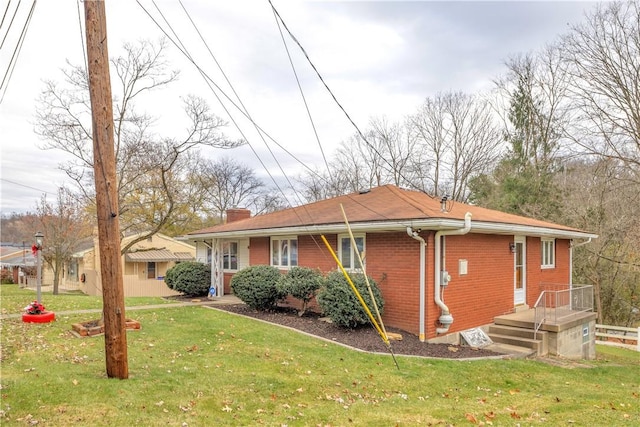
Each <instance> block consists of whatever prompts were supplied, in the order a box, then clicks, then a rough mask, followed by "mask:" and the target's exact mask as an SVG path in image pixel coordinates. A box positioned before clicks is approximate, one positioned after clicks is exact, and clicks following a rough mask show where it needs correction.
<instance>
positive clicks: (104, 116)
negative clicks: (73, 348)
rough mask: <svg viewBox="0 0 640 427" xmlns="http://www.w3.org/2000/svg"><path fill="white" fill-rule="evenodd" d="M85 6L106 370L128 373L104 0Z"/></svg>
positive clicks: (112, 373)
mask: <svg viewBox="0 0 640 427" xmlns="http://www.w3.org/2000/svg"><path fill="white" fill-rule="evenodd" d="M84 12H85V26H86V35H87V60H88V62H89V64H88V67H89V94H90V97H91V115H92V121H93V170H94V175H95V184H96V205H97V216H98V241H99V246H100V277H101V279H102V300H103V301H102V313H103V317H104V342H105V355H106V364H107V376H108V377H109V378H120V379H126V378H128V377H129V363H128V360H127V328H126V318H125V312H124V285H123V280H122V264H121V255H120V220H119V218H118V189H117V181H116V161H115V153H114V136H113V131H114V130H113V103H112V99H111V78H110V76H109V51H108V49H107V18H106V12H105V5H104V0H85V2H84Z"/></svg>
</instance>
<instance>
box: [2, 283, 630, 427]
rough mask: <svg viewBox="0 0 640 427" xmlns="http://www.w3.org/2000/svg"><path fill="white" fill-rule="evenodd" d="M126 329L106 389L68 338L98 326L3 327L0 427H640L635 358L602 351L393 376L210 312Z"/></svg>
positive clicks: (142, 316) (62, 319)
mask: <svg viewBox="0 0 640 427" xmlns="http://www.w3.org/2000/svg"><path fill="white" fill-rule="evenodd" d="M0 292H1V296H2V299H1V307H2V310H3V311H2V312H3V313H11V312H19V310H20V309H18V311H16V310H15V307H16V306H18V307H20V308H21V307H24V306H25V305H26V304H27V303H28V302H29V301H31V300H32V299H33V293H32V292H29V291H24V290H19V289H17V287H15V285H2V286H1V287H0ZM5 296H7V298H6V300H5ZM85 299H86V300H85ZM18 300H20V301H18ZM43 300H44V301H43V302H44V303H45V305H46V306H47V308H51V309H53V310H54V311H66V310H67V309H69V310H72V309H74V308H66V307H72V306H73V307H78V308H77V309H80V308H93V305H94V304H97V307H98V308H99V307H100V305H99V304H100V302H99V298H94V297H86V296H81V295H73V296H68V295H57V296H54V295H50V294H49V295H45V297H44V298H43ZM146 300H147V301H148V300H153V302H152V303H153V304H155V303H158V302H159V301H160V300H159V299H146ZM136 303H137V302H136V301H129V300H128V301H127V304H130V305H131V304H136ZM63 306H64V307H65V308H64V309H63V308H60V307H63ZM127 317H131V318H134V319H136V320H139V321H140V323H141V324H142V329H141V330H140V331H130V332H128V335H127V337H128V361H129V375H130V378H129V379H127V380H117V379H107V378H106V375H105V354H104V337H103V336H97V337H93V338H76V337H74V336H73V335H72V334H71V333H70V330H71V324H72V323H76V322H80V321H85V320H91V319H93V318H95V316H92V315H87V314H83V315H76V314H74V315H68V316H67V315H65V316H59V317H58V318H57V320H56V321H55V322H53V323H49V324H25V323H22V322H21V320H20V319H19V318H18V319H15V318H13V319H5V320H2V321H1V329H0V333H1V337H0V343H1V345H2V347H1V350H2V353H1V356H0V357H1V368H2V370H1V380H0V385H1V390H0V393H1V397H2V399H1V403H0V405H1V406H0V424H1V425H2V426H23V425H36V424H37V425H38V426H68V425H91V426H107V425H109V426H131V425H143V426H156V425H163V426H192V427H193V426H210V425H237V426H245V425H260V424H261V425H267V426H282V425H288V426H350V425H353V426H364V425H366V426H416V425H424V426H428V425H444V426H446V425H473V424H477V425H495V426H498V425H500V426H504V425H507V426H515V425H521V426H524V425H549V426H558V425H573V426H618V425H620V426H634V425H639V424H640V397H639V394H640V389H639V381H640V380H639V376H640V375H639V374H638V372H640V355H639V354H638V353H634V352H632V351H629V350H623V349H616V348H611V347H601V346H598V353H599V359H598V360H597V361H592V362H581V363H576V364H568V365H567V366H555V365H554V364H550V363H546V362H544V361H535V360H480V361H450V360H428V359H420V358H411V357H402V356H397V358H398V362H399V365H400V369H399V370H397V369H396V368H395V365H394V364H393V361H392V359H391V357H390V356H386V355H370V354H365V353H361V352H357V351H351V350H349V349H346V348H344V347H341V346H337V345H333V344H331V343H327V342H325V341H321V340H318V339H315V338H313V337H309V336H306V335H301V334H299V333H296V332H293V331H290V330H287V329H283V328H279V327H276V326H271V325H268V324H264V323H261V322H257V321H255V320H252V319H246V318H242V317H238V316H234V315H232V314H229V313H225V312H222V311H217V310H213V309H208V308H205V307H196V306H191V307H183V308H162V309H153V310H141V311H135V312H131V313H129V314H128V316H127Z"/></svg>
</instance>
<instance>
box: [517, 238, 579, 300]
mask: <svg viewBox="0 0 640 427" xmlns="http://www.w3.org/2000/svg"><path fill="white" fill-rule="evenodd" d="M541 251H542V244H541V240H540V238H538V237H527V304H529V306H530V307H533V306H534V304H535V303H536V300H537V299H538V296H540V293H541V292H542V291H543V290H563V289H567V288H568V286H569V276H570V273H569V254H570V241H569V240H562V239H556V254H555V255H556V262H555V267H554V268H542V266H541Z"/></svg>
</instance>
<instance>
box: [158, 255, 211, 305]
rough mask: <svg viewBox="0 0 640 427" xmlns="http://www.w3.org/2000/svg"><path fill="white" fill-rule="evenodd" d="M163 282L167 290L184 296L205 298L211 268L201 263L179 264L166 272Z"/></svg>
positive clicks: (209, 281) (209, 282)
mask: <svg viewBox="0 0 640 427" xmlns="http://www.w3.org/2000/svg"><path fill="white" fill-rule="evenodd" d="M164 282H165V283H166V284H167V286H168V287H169V289H173V290H174V291H177V292H180V293H182V294H184V295H186V296H193V297H198V296H205V295H207V294H208V293H209V287H210V286H211V266H210V265H208V264H203V263H201V262H194V261H189V262H181V263H179V264H176V265H175V266H173V267H171V268H170V269H169V270H167V274H165V276H164Z"/></svg>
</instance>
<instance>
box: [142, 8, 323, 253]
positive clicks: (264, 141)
mask: <svg viewBox="0 0 640 427" xmlns="http://www.w3.org/2000/svg"><path fill="white" fill-rule="evenodd" d="M153 4H154V6H155V7H156V10H157V11H158V13H160V15H161V16H162V18H163V20H164V21H165V23H166V24H167V25H168V26H169V28H170V29H171V32H172V33H173V35H174V36H175V38H176V40H177V42H176V41H174V40H173V39H172V38H171V36H169V35H168V34H167V32H166V31H164V29H162V28H161V27H160V29H161V31H163V33H164V34H165V35H166V36H167V37H168V38H169V39H170V40H171V41H172V43H174V45H176V46H177V47H178V49H179V50H181V52H183V54H184V55H185V56H186V57H187V58H188V59H189V60H190V61H191V62H192V63H193V64H194V65H196V64H195V60H194V59H193V57H192V56H191V54H189V52H188V50H187V49H186V46H184V43H182V41H181V40H180V37H179V36H178V35H177V34H176V32H175V31H174V30H173V27H172V26H171V24H170V23H169V22H168V21H167V19H166V17H165V15H164V14H163V13H162V11H161V10H160V9H159V8H158V6H157V4H156V3H155V0H153ZM180 5H181V6H182V8H183V10H184V12H185V14H186V15H187V17H188V18H189V21H190V22H191V24H192V26H193V27H194V29H195V31H196V32H197V33H198V35H199V36H200V38H201V41H202V42H203V44H204V45H205V46H206V48H207V51H208V52H209V54H210V55H211V57H212V58H213V60H214V62H215V63H216V65H217V66H218V68H219V70H220V72H221V73H222V74H223V76H224V77H225V80H226V82H227V84H228V85H229V87H230V88H231V90H232V91H233V93H234V95H235V96H236V98H237V99H238V102H239V103H240V105H241V106H242V109H240V108H239V107H238V106H237V105H236V104H235V103H233V102H232V103H233V105H234V106H236V108H238V109H239V110H240V111H241V112H242V113H243V114H244V115H245V117H246V118H247V119H248V120H249V121H250V122H251V123H252V124H253V125H254V126H255V127H256V130H257V131H258V134H259V135H260V137H261V139H262V141H263V143H264V144H265V146H266V147H267V150H268V151H269V153H270V154H271V156H272V157H273V159H274V161H275V162H276V164H277V165H278V167H279V169H280V171H281V172H282V175H283V177H284V178H285V179H286V181H287V183H288V184H289V188H290V189H291V191H292V192H293V194H294V195H295V196H296V198H297V199H298V204H299V205H300V206H302V207H303V209H304V210H305V211H306V210H307V208H306V206H305V204H304V203H302V200H301V197H300V195H299V193H298V191H297V190H296V189H295V187H294V185H293V184H292V183H291V181H290V179H289V177H288V175H287V173H286V172H285V171H284V168H283V167H282V165H281V163H280V161H279V160H278V158H277V157H276V155H275V153H274V152H273V150H272V149H271V147H270V146H269V144H268V143H267V141H266V140H265V138H264V135H263V134H262V132H261V128H260V127H259V126H258V125H257V123H256V122H255V121H254V120H253V118H252V117H251V115H250V114H249V111H248V109H247V108H246V106H245V105H244V103H243V102H242V99H241V98H240V96H239V95H238V93H237V92H236V90H235V88H234V87H233V84H232V83H231V81H230V80H229V78H228V77H227V74H226V73H225V72H224V70H223V69H222V66H221V65H220V63H219V62H218V60H217V58H216V57H215V55H214V54H213V52H212V50H211V49H210V47H209V45H208V43H207V42H206V41H205V40H204V38H203V37H202V33H201V32H200V30H199V29H198V28H197V25H195V22H194V21H193V19H192V18H191V15H190V14H189V12H188V11H187V10H186V8H185V7H184V5H183V4H182V1H180ZM143 9H144V8H143ZM151 18H152V17H151ZM152 20H153V21H154V22H155V23H156V25H158V24H157V21H155V19H153V18H152ZM178 44H179V46H178ZM196 68H197V69H198V71H199V72H200V74H201V75H202V76H203V78H205V76H206V77H208V75H207V74H206V73H205V72H204V70H202V69H201V68H200V67H199V66H197V65H196ZM205 81H211V82H213V81H212V80H210V79H207V78H205ZM214 84H215V83H214ZM215 86H216V88H218V90H220V91H221V92H223V93H224V91H222V89H221V88H220V87H219V86H218V85H215ZM209 88H210V89H211V90H212V92H213V93H214V96H216V98H217V99H218V102H219V103H220V104H221V105H222V107H223V109H224V110H225V111H226V112H227V114H228V115H229V117H230V118H231V121H232V122H233V123H234V125H235V126H236V128H237V129H238V131H239V132H240V134H241V135H242V137H243V138H244V139H245V141H246V142H247V145H248V146H249V147H250V149H251V151H252V152H253V154H254V155H255V156H256V158H257V159H258V161H259V162H260V164H261V165H262V167H263V168H264V169H265V171H266V173H267V174H268V175H269V177H270V178H271V180H272V181H273V183H274V185H275V186H276V188H277V189H278V191H279V192H280V193H281V194H282V196H283V197H284V199H285V200H287V202H288V204H289V205H290V206H294V205H293V204H292V203H291V202H289V200H288V197H287V194H286V193H285V192H284V190H283V189H282V187H281V186H280V184H278V182H277V180H276V179H275V178H274V177H273V175H272V174H271V172H270V171H269V169H268V168H267V166H266V165H265V164H264V162H263V160H262V159H261V158H260V156H259V155H258V153H257V151H256V150H255V148H254V147H253V144H251V142H250V141H249V140H248V138H246V136H245V134H244V132H243V131H242V129H241V128H240V126H239V125H238V123H237V122H236V121H235V119H234V118H233V117H232V116H231V113H230V112H229V111H228V109H227V108H226V106H225V105H224V104H223V103H222V100H221V99H220V97H219V96H218V95H217V93H216V92H215V90H213V88H212V87H211V85H209ZM227 99H229V100H230V98H229V97H228V96H227ZM274 142H275V141H274ZM276 144H277V142H276ZM277 145H278V146H279V147H280V144H277ZM295 215H296V216H297V217H298V219H299V220H300V222H301V223H304V221H303V219H302V218H301V217H300V215H299V214H298V212H297V211H295ZM309 217H310V215H309ZM305 227H306V226H305ZM311 238H312V240H313V241H314V242H315V244H316V245H317V246H318V247H320V243H319V242H318V241H317V239H316V238H315V236H313V235H311Z"/></svg>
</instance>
